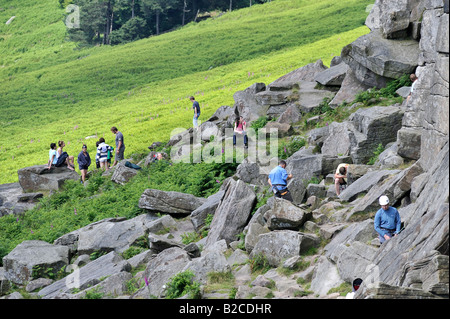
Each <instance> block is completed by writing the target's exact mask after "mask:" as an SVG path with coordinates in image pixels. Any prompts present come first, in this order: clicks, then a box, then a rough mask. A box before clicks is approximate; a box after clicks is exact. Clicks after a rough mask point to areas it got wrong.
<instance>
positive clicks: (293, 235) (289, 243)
mask: <svg viewBox="0 0 450 319" xmlns="http://www.w3.org/2000/svg"><path fill="white" fill-rule="evenodd" d="M318 244H319V238H318V237H317V236H315V235H312V234H303V233H299V232H297V231H293V230H275V231H272V232H269V233H265V234H261V235H259V237H258V242H257V243H256V245H255V247H254V248H253V250H252V252H251V254H250V257H251V258H256V257H257V256H258V255H263V256H265V258H267V262H268V263H269V264H270V265H271V266H274V267H278V266H279V265H280V263H281V262H282V261H283V260H285V259H287V258H290V257H294V256H299V255H300V253H301V252H306V251H307V250H308V249H310V248H312V247H316V246H318Z"/></svg>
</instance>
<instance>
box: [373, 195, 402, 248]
mask: <svg viewBox="0 0 450 319" xmlns="http://www.w3.org/2000/svg"><path fill="white" fill-rule="evenodd" d="M379 203H380V205H381V208H380V209H379V210H378V211H377V213H376V214H375V222H374V227H375V230H376V231H377V233H378V234H379V238H380V244H382V243H384V242H385V241H386V240H388V239H391V238H392V237H393V236H396V235H397V234H398V233H399V232H400V228H401V224H402V222H401V219H400V214H399V213H398V210H397V209H396V208H395V207H392V206H389V198H388V197H387V196H385V195H383V196H381V197H380V198H379Z"/></svg>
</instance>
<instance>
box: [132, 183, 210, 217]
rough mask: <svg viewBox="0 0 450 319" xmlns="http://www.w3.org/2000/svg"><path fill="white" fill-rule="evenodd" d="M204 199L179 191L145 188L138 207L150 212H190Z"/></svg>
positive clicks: (201, 203)
mask: <svg viewBox="0 0 450 319" xmlns="http://www.w3.org/2000/svg"><path fill="white" fill-rule="evenodd" d="M205 201H206V199H205V198H201V197H196V196H194V195H191V194H185V193H180V192H165V191H161V190H157V189H146V190H145V191H144V193H142V195H141V198H140V199H139V208H142V209H146V210H148V211H151V212H160V213H169V214H190V213H192V212H193V211H194V210H196V209H197V208H199V207H200V206H201V205H203V203H204V202H205Z"/></svg>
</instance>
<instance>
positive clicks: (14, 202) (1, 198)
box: [0, 183, 44, 217]
mask: <svg viewBox="0 0 450 319" xmlns="http://www.w3.org/2000/svg"><path fill="white" fill-rule="evenodd" d="M43 196H44V195H43V194H42V193H24V192H23V189H22V187H21V186H20V184H19V183H8V184H2V185H0V217H2V216H5V215H11V214H14V215H16V214H21V213H23V212H25V211H27V210H30V209H32V208H33V207H34V206H36V204H37V203H38V202H39V198H42V197H43Z"/></svg>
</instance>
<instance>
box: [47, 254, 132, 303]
mask: <svg viewBox="0 0 450 319" xmlns="http://www.w3.org/2000/svg"><path fill="white" fill-rule="evenodd" d="M122 271H127V272H129V271H131V266H130V264H129V263H128V262H127V261H126V260H124V259H123V258H122V256H120V255H119V254H117V253H116V252H110V253H108V254H106V255H104V256H101V257H99V258H97V259H96V260H94V261H92V262H90V263H88V264H87V265H85V266H83V267H81V268H77V269H75V271H74V272H72V273H71V274H70V275H68V276H67V277H65V278H63V279H60V280H58V281H56V282H54V283H53V284H51V285H50V286H47V287H45V288H43V289H42V290H40V291H39V293H38V296H40V297H41V298H43V299H54V298H60V297H61V296H62V295H63V294H71V293H73V292H74V291H75V290H78V291H79V290H84V289H86V288H89V287H91V286H94V285H96V284H98V283H100V281H102V280H103V279H104V278H106V277H109V276H112V275H115V274H118V273H120V272H122Z"/></svg>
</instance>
